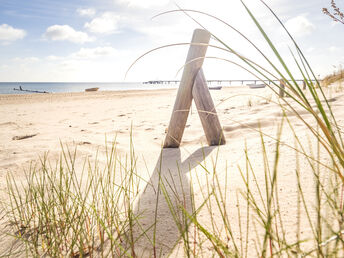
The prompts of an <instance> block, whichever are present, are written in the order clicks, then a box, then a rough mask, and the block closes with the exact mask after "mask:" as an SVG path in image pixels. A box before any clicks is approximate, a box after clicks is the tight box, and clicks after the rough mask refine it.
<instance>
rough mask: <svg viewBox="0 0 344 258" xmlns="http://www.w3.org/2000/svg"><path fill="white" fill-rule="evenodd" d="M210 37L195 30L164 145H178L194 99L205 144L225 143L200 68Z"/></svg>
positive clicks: (206, 33) (203, 31)
mask: <svg viewBox="0 0 344 258" xmlns="http://www.w3.org/2000/svg"><path fill="white" fill-rule="evenodd" d="M209 40H210V33H209V32H208V31H206V30H202V29H196V30H195V31H194V33H193V36H192V41H191V45H190V48H189V52H188V55H187V58H186V64H185V67H184V71H183V75H182V78H181V81H180V85H179V89H178V93H177V98H176V102H175V104H174V107H173V112H172V116H171V120H170V124H169V126H168V131H167V135H166V138H165V142H164V148H178V147H179V145H180V142H181V139H182V136H183V133H184V129H185V125H186V121H187V118H188V115H189V111H190V107H191V103H192V99H194V101H195V104H196V107H197V111H198V114H199V117H200V119H201V123H202V126H203V130H204V133H205V136H206V138H207V142H208V144H209V145H210V146H213V145H222V144H225V143H226V140H225V137H224V135H223V131H222V127H221V124H220V121H219V119H218V116H217V113H216V110H215V106H214V102H213V100H212V98H211V95H210V92H209V88H208V86H207V81H206V79H205V76H204V73H203V70H202V65H203V61H204V57H205V54H206V51H207V48H208V44H209Z"/></svg>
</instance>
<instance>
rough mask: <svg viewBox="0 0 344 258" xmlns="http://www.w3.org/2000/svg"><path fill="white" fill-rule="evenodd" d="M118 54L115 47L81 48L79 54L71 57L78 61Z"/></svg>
mask: <svg viewBox="0 0 344 258" xmlns="http://www.w3.org/2000/svg"><path fill="white" fill-rule="evenodd" d="M116 53H117V51H116V50H115V49H114V48H113V47H96V48H81V49H80V50H79V51H78V52H76V53H73V54H72V55H71V56H70V57H72V58H76V59H90V58H98V57H104V56H112V55H114V54H116Z"/></svg>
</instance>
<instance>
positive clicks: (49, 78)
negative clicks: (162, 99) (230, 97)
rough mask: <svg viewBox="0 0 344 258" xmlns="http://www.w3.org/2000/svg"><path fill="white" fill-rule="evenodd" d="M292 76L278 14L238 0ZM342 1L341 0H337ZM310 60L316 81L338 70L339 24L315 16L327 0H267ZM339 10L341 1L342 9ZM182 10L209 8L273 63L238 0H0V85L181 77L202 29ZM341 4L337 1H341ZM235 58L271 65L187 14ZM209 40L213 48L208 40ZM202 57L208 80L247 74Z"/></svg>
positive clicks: (342, 40)
mask: <svg viewBox="0 0 344 258" xmlns="http://www.w3.org/2000/svg"><path fill="white" fill-rule="evenodd" d="M244 2H245V4H246V5H247V6H248V7H249V9H250V10H251V11H252V12H253V14H254V15H255V16H256V18H257V19H258V21H259V22H260V23H261V24H262V26H263V27H264V29H265V30H266V32H267V34H268V35H269V37H271V39H272V40H273V42H274V44H275V45H276V47H277V48H278V49H279V51H280V53H281V54H282V56H283V58H285V60H286V62H287V63H288V65H289V66H290V68H291V70H293V72H294V71H295V72H294V73H295V74H296V75H295V77H300V78H301V76H299V75H298V74H297V69H296V68H295V67H296V65H295V63H294V61H293V58H292V54H291V52H290V50H291V51H293V52H294V53H295V49H294V48H293V44H292V42H291V41H290V40H289V39H288V37H287V36H286V34H285V32H284V31H283V30H282V28H281V26H280V25H279V24H278V22H277V21H276V19H275V18H274V17H273V16H272V14H271V13H270V12H269V11H268V10H267V8H266V7H264V6H263V5H262V3H261V2H260V1H259V0H244ZM337 2H338V4H340V3H341V4H343V1H342V0H338V1H337ZM266 3H267V4H268V5H269V6H270V7H271V8H272V9H273V10H274V11H275V13H276V14H277V15H278V17H279V18H280V19H281V20H282V22H283V23H284V24H285V26H286V27H287V28H288V30H289V31H290V33H291V34H292V35H293V37H294V38H295V40H296V41H297V43H298V44H299V46H300V48H301V50H302V51H303V53H304V55H305V56H306V58H307V60H308V61H309V63H310V65H311V67H312V69H313V70H314V73H315V74H316V76H320V77H323V76H325V75H327V74H329V73H332V72H333V71H334V70H338V69H339V68H340V67H341V66H342V65H343V66H344V25H343V24H340V23H335V22H333V21H332V20H331V19H330V18H329V17H327V16H326V15H324V14H323V13H322V8H323V7H327V8H329V7H330V0H303V1H300V0H266ZM339 6H340V7H341V5H339ZM179 8H183V9H192V10H198V11H203V12H207V13H209V14H211V15H215V16H216V17H218V18H220V19H222V20H223V21H226V22H227V23H228V24H230V25H232V26H234V27H235V28H237V29H238V30H239V31H240V32H242V33H243V34H245V35H246V36H247V37H248V38H249V39H250V40H251V41H253V42H254V43H255V44H256V45H257V46H258V47H259V48H260V49H261V50H262V51H263V52H264V53H266V55H267V56H268V57H269V58H270V60H272V61H273V62H275V61H276V59H275V57H274V56H273V53H272V52H271V50H270V49H269V47H268V46H267V44H266V42H265V41H264V40H263V37H262V35H261V34H260V33H259V31H258V30H257V27H256V26H255V25H254V23H253V22H252V19H251V18H250V17H249V15H248V14H247V12H246V11H245V9H244V7H243V5H242V3H241V1H240V0H211V1H209V0H174V1H170V0H73V1H70V0H59V1H52V0H30V1H27V0H0V81H2V82H119V81H134V82H136V81H148V80H178V79H180V76H181V72H180V69H181V68H182V67H183V64H184V63H185V59H186V55H187V51H188V46H187V45H182V46H170V47H166V48H162V49H159V50H156V51H153V52H151V53H149V54H148V55H146V56H144V57H143V58H141V59H140V60H139V61H138V62H136V63H135V64H134V66H133V67H132V68H131V69H130V70H129V72H128V73H127V75H126V72H127V70H128V68H129V67H130V66H131V64H132V63H133V62H134V61H135V60H136V59H137V58H138V57H140V56H141V55H143V54H144V53H146V52H147V51H149V50H152V49H154V48H158V47H160V46H165V45H170V44H175V43H188V42H190V39H191V37H192V33H193V30H194V29H196V28H200V25H199V24H197V23H196V22H195V21H193V20H192V19H190V17H188V16H187V15H186V14H184V13H183V12H173V13H167V14H163V15H160V16H158V17H155V16H156V15H158V14H161V13H163V12H166V11H170V10H177V9H179ZM343 10H344V4H343ZM189 14H190V15H191V16H192V17H193V18H194V19H196V20H197V21H198V22H199V23H201V24H202V26H204V27H205V28H206V29H208V30H209V31H210V32H211V33H212V34H214V35H216V36H217V37H219V38H221V40H223V41H224V42H226V44H228V45H229V46H230V47H231V48H233V49H235V50H236V51H237V52H238V53H240V54H241V55H243V56H245V57H247V58H250V59H251V60H254V61H255V62H257V63H259V64H261V65H262V66H264V67H267V68H268V69H270V68H269V66H268V64H267V63H266V62H265V61H264V60H263V59H262V57H261V56H260V55H259V54H258V53H257V51H255V50H254V48H252V46H250V45H249V44H248V42H247V41H245V40H244V39H243V38H242V37H240V35H238V34H237V33H235V32H234V31H233V30H231V29H230V28H229V27H228V26H226V25H224V24H223V23H221V22H219V21H216V20H214V19H212V18H209V17H207V16H205V15H200V14H196V13H189ZM210 44H212V45H218V43H217V42H216V41H215V40H213V39H212V40H211V42H210ZM207 56H208V57H216V58H221V59H227V60H230V61H237V59H236V58H235V57H234V56H233V55H232V54H230V53H228V52H225V51H221V50H216V49H214V48H212V47H209V48H208V52H207ZM216 58H208V59H206V60H205V62H204V66H203V69H204V72H205V76H206V78H207V79H213V80H214V79H251V78H252V77H253V76H252V75H251V74H250V73H248V72H247V71H245V70H243V69H239V68H238V67H237V66H236V65H233V64H231V63H230V62H228V61H224V60H220V59H216Z"/></svg>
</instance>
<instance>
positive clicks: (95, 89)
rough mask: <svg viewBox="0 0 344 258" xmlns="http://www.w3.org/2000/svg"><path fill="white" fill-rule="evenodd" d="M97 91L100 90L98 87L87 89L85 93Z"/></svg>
mask: <svg viewBox="0 0 344 258" xmlns="http://www.w3.org/2000/svg"><path fill="white" fill-rule="evenodd" d="M97 90H99V88H97V87H95V88H88V89H85V91H97Z"/></svg>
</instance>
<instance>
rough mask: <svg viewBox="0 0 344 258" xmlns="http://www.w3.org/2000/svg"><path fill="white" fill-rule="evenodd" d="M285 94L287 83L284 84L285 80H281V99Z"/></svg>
mask: <svg viewBox="0 0 344 258" xmlns="http://www.w3.org/2000/svg"><path fill="white" fill-rule="evenodd" d="M284 93H285V83H284V80H283V79H281V80H280V88H279V97H280V98H283V97H284Z"/></svg>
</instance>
